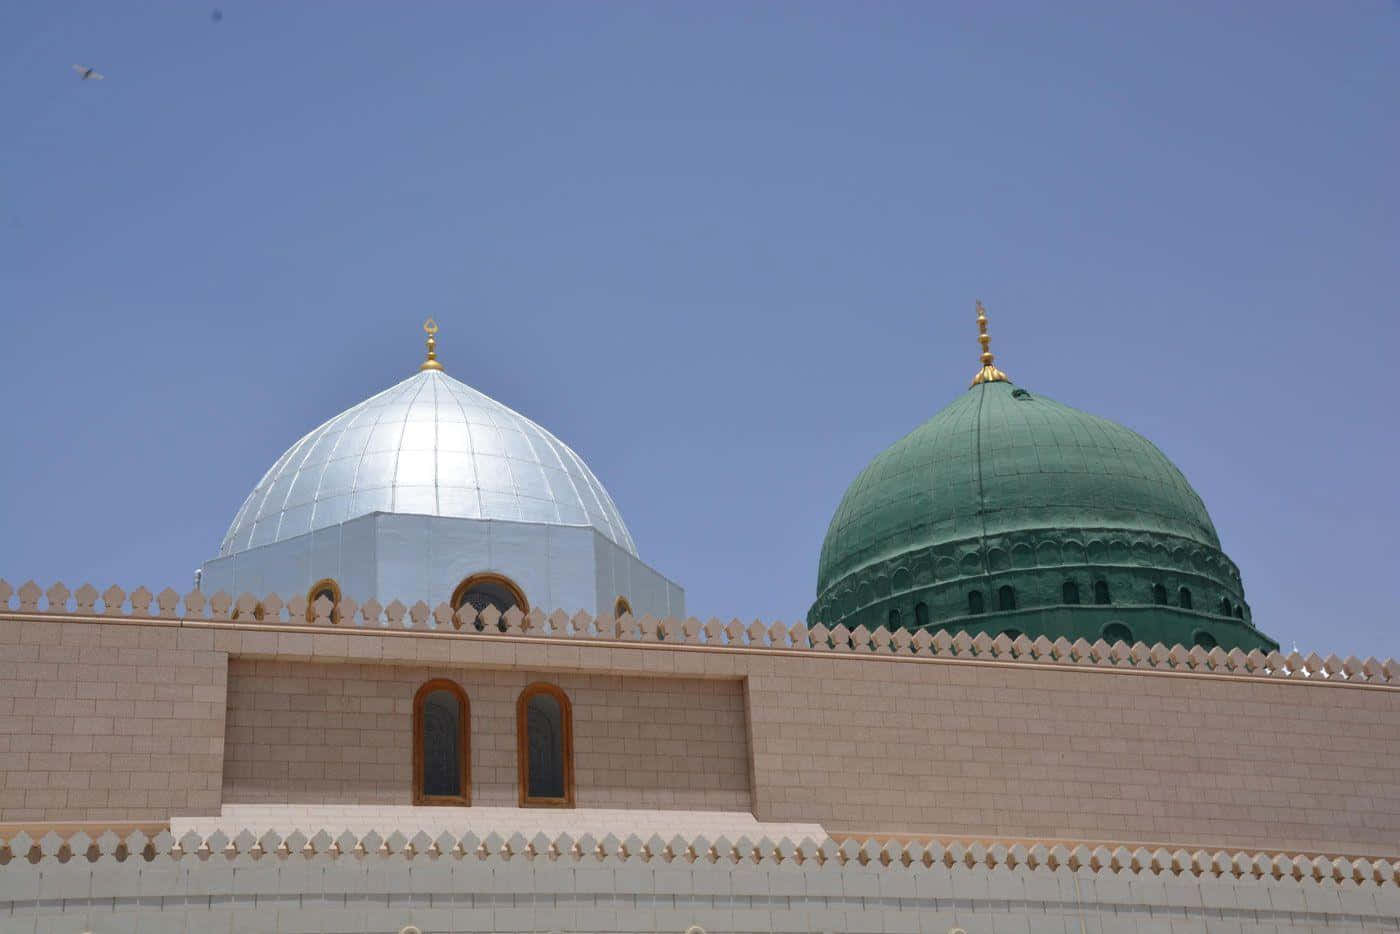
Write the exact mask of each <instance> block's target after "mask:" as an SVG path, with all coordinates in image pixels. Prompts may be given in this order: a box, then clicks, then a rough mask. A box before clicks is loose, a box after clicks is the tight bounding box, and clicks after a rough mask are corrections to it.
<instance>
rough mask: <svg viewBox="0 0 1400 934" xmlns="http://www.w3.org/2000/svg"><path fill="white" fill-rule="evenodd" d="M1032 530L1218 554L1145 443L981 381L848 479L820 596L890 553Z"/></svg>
mask: <svg viewBox="0 0 1400 934" xmlns="http://www.w3.org/2000/svg"><path fill="white" fill-rule="evenodd" d="M1030 529H1064V530H1076V529H1124V530H1137V531H1147V532H1157V533H1165V534H1170V535H1176V536H1180V537H1182V538H1186V539H1189V540H1192V541H1195V542H1198V543H1200V544H1202V545H1207V546H1209V547H1211V548H1217V549H1218V548H1219V547H1220V540H1219V536H1218V535H1217V534H1216V531H1215V526H1214V525H1213V524H1212V523H1211V520H1210V516H1209V515H1208V514H1207V513H1206V509H1205V505H1204V504H1203V503H1202V502H1201V498H1200V496H1198V495H1197V494H1196V491H1195V490H1193V489H1192V488H1191V485H1190V484H1189V483H1187V481H1186V478H1185V477H1184V476H1183V475H1182V473H1181V471H1180V470H1178V469H1177V468H1176V466H1175V465H1173V464H1172V463H1171V461H1169V460H1168V459H1167V457H1166V456H1165V455H1164V454H1163V453H1162V452H1161V451H1160V450H1158V449H1157V447H1156V446H1155V445H1153V444H1152V442H1150V441H1148V440H1147V439H1146V438H1144V437H1142V436H1141V435H1139V434H1137V433H1136V432H1134V431H1131V430H1130V429H1128V428H1124V427H1123V426H1122V425H1118V424H1115V423H1113V422H1111V421H1109V420H1107V419H1104V418H1099V417H1098V416H1095V415H1090V414H1088V413H1086V412H1081V411H1079V410H1077V409H1073V408H1070V407H1069V406H1067V405H1062V404H1060V403H1058V402H1055V401H1054V400H1051V399H1048V398H1046V397H1045V396H1042V395H1039V394H1038V393H1027V392H1025V391H1024V390H1018V389H1017V388H1016V387H1015V386H1013V385H1012V384H1011V383H1007V382H992V383H982V384H979V385H977V386H975V387H973V388H972V389H971V390H969V391H968V392H967V393H965V394H964V395H962V396H960V397H959V398H958V399H956V400H955V401H954V402H953V403H952V404H950V405H948V406H947V407H946V408H944V409H943V410H942V411H940V412H939V413H938V414H936V415H934V416H933V417H932V418H931V419H929V420H928V421H927V422H925V423H924V424H922V425H920V426H919V427H918V428H916V429H914V430H913V431H912V432H910V433H909V434H908V435H906V436H905V437H904V438H902V439H900V440H899V441H897V442H895V443H894V444H893V445H891V446H890V447H889V448H888V449H886V450H885V451H884V452H883V453H881V454H880V455H879V456H878V457H876V458H875V460H874V461H873V462H871V464H870V465H869V466H868V467H866V468H865V470H863V471H862V472H861V473H860V475H859V476H857V477H856V479H855V481H854V482H853V483H852V484H851V485H850V487H849V489H847V490H846V494H845V496H844V497H843V498H842V500H841V504H840V506H839V507H838V508H837V510H836V514H835V516H834V517H833V518H832V520H831V526H830V528H829V529H828V531H827V534H826V540H825V541H824V542H823V544H822V552H821V561H820V564H819V566H818V572H817V593H818V595H820V594H822V593H824V592H825V591H826V589H827V588H828V587H829V586H830V585H831V584H833V583H835V582H837V581H839V580H841V579H842V578H844V577H845V576H847V575H848V574H851V573H852V572H854V571H857V570H859V569H860V568H862V567H864V566H866V565H868V564H870V563H871V562H873V561H878V560H881V559H883V558H887V557H890V556H892V555H895V554H899V553H902V552H906V551H910V550H913V549H917V548H922V547H926V546H935V545H939V544H943V543H946V542H953V541H965V540H968V539H975V538H980V537H983V536H987V535H998V534H1005V533H1008V532H1015V531H1019V530H1030Z"/></svg>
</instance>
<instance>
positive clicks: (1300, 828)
mask: <svg viewBox="0 0 1400 934" xmlns="http://www.w3.org/2000/svg"><path fill="white" fill-rule="evenodd" d="M746 667H747V668H748V671H749V685H748V686H749V703H750V707H751V710H752V721H751V722H752V729H753V737H752V744H753V748H754V751H755V753H754V762H755V775H756V778H755V784H756V788H757V793H758V802H757V810H756V813H757V815H758V817H759V818H760V819H762V820H774V821H783V820H795V819H798V818H800V819H802V820H809V821H815V822H817V823H820V824H822V825H823V826H825V827H826V828H827V830H828V831H831V832H836V831H838V830H839V831H844V832H861V833H875V832H885V833H897V832H907V831H908V830H909V829H912V828H920V829H930V830H932V829H937V830H938V831H939V832H940V833H948V834H954V835H963V834H972V835H987V836H1012V837H1021V838H1030V839H1047V838H1049V839H1066V838H1067V839H1077V840H1132V841H1137V842H1142V843H1146V844H1153V843H1157V842H1171V843H1173V844H1181V845H1200V846H1212V845H1221V844H1227V843H1228V844H1229V845H1237V846H1279V847H1285V848H1289V847H1292V848H1297V849H1302V850H1328V849H1335V850H1340V851H1344V852H1358V853H1375V852H1384V853H1390V852H1393V851H1394V849H1395V845H1396V844H1395V841H1396V840H1397V839H1400V772H1398V771H1397V768H1396V764H1397V763H1400V693H1397V692H1395V691H1393V690H1388V689H1387V690H1374V689H1365V688H1359V687H1352V688H1347V687H1341V686H1323V685H1321V684H1318V685H1310V684H1307V683H1305V682H1296V681H1269V680H1262V679H1253V680H1251V679H1237V678H1227V677H1217V676H1209V675H1204V676H1191V675H1179V674H1159V673H1150V672H1113V671H1105V670H1102V669H1084V668H1075V667H1072V666H1043V667H1031V666H1018V665H1014V664H1012V665H999V664H995V663H988V664H975V663H969V664H961V665H959V664H944V665H921V664H917V663H908V662H898V661H893V660H881V659H878V658H870V657H867V658H865V659H858V658H844V659H839V660H832V659H812V658H810V657H809V658H800V659H799V658H784V659H781V660H776V659H774V660H764V661H763V662H757V661H755V662H754V663H751V664H750V665H748V666H746ZM794 775H798V776H801V781H800V782H793V781H792V776H794Z"/></svg>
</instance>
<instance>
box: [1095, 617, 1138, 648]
mask: <svg viewBox="0 0 1400 934" xmlns="http://www.w3.org/2000/svg"><path fill="white" fill-rule="evenodd" d="M1102 632H1103V641H1105V642H1107V643H1108V644H1109V645H1112V644H1113V643H1115V642H1126V643H1127V644H1128V645H1132V644H1133V631H1132V630H1131V629H1129V628H1128V627H1127V626H1125V625H1123V624H1122V623H1120V622H1117V621H1116V620H1115V621H1114V622H1111V623H1106V624H1104V627H1103V630H1102Z"/></svg>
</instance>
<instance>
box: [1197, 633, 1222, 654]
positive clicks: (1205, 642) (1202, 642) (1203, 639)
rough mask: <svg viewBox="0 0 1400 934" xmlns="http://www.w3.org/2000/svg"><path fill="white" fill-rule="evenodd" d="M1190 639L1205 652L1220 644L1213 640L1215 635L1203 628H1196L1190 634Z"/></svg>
mask: <svg viewBox="0 0 1400 934" xmlns="http://www.w3.org/2000/svg"><path fill="white" fill-rule="evenodd" d="M1191 641H1192V642H1194V643H1196V644H1197V645H1199V646H1200V647H1201V648H1203V649H1205V650H1206V651H1207V652H1209V651H1210V650H1211V649H1213V648H1215V647H1216V646H1217V645H1219V644H1220V643H1219V642H1216V641H1215V636H1212V635H1211V634H1210V633H1208V632H1206V631H1205V630H1204V629H1197V630H1196V631H1195V632H1193V633H1192V634H1191Z"/></svg>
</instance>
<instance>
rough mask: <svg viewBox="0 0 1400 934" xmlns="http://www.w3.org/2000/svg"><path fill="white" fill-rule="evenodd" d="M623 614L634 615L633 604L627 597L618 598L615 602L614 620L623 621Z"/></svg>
mask: <svg viewBox="0 0 1400 934" xmlns="http://www.w3.org/2000/svg"><path fill="white" fill-rule="evenodd" d="M623 613H632V602H631V601H630V600H628V599H627V598H626V597H618V598H617V599H616V600H614V601H613V619H622V614H623ZM633 615H634V616H635V615H636V614H635V613H634V614H633Z"/></svg>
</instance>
